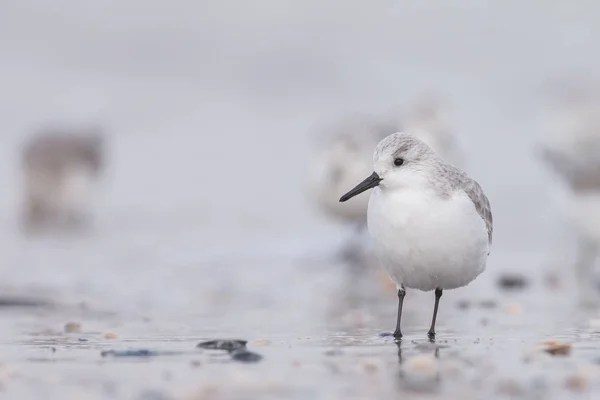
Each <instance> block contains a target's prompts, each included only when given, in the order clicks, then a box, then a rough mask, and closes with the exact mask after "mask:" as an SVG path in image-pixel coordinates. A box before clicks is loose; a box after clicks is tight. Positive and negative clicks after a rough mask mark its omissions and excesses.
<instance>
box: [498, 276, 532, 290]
mask: <svg viewBox="0 0 600 400" xmlns="http://www.w3.org/2000/svg"><path fill="white" fill-rule="evenodd" d="M528 285H529V282H528V281H527V278H525V276H523V275H520V274H504V275H502V276H500V278H498V286H500V287H501V288H502V289H505V290H516V289H524V288H526V287H527V286H528Z"/></svg>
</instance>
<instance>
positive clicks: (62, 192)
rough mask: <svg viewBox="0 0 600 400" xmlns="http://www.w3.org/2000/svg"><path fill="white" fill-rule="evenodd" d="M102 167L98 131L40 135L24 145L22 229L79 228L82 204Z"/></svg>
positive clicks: (61, 131)
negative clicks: (90, 183) (93, 179)
mask: <svg viewBox="0 0 600 400" xmlns="http://www.w3.org/2000/svg"><path fill="white" fill-rule="evenodd" d="M103 164H104V137H103V135H102V133H100V132H99V131H96V130H95V129H94V130H90V131H89V132H87V133H86V132H83V133H75V132H69V131H66V130H52V131H46V132H42V133H40V134H38V135H36V136H34V137H33V138H32V139H31V140H30V141H28V142H27V143H25V146H24V147H23V149H22V153H21V167H22V171H23V179H24V185H23V214H22V226H23V228H24V229H25V231H26V232H30V231H32V230H34V229H36V230H37V229H39V228H42V227H50V226H54V227H80V226H81V224H82V223H83V222H84V221H83V215H82V209H81V207H82V205H83V204H82V200H83V196H84V195H85V193H86V189H88V185H89V182H90V180H91V179H92V178H97V177H98V175H99V174H100V172H101V171H102V169H103Z"/></svg>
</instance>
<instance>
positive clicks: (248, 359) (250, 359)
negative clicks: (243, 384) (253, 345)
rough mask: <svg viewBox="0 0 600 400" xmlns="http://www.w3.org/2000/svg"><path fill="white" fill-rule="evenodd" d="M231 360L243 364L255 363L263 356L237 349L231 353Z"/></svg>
mask: <svg viewBox="0 0 600 400" xmlns="http://www.w3.org/2000/svg"><path fill="white" fill-rule="evenodd" d="M231 359H232V360H234V361H240V362H245V363H255V362H259V361H261V360H262V359H263V356H261V355H260V354H258V353H254V352H252V351H248V350H245V349H238V350H234V351H232V352H231Z"/></svg>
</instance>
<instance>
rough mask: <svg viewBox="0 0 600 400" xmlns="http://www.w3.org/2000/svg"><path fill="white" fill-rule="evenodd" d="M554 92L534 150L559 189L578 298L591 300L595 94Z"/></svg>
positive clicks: (598, 181)
mask: <svg viewBox="0 0 600 400" xmlns="http://www.w3.org/2000/svg"><path fill="white" fill-rule="evenodd" d="M559 97H560V101H559V109H558V111H555V112H553V113H552V118H551V119H550V121H549V122H550V123H549V124H548V126H547V128H546V130H545V133H546V135H545V137H544V139H543V140H541V141H540V142H539V143H538V146H537V155H538V157H539V158H540V160H541V161H542V162H543V164H544V165H545V166H546V167H547V168H548V169H549V170H550V171H551V172H552V173H553V174H554V175H555V176H557V177H558V178H559V180H560V183H561V184H562V186H563V187H564V189H565V192H566V202H565V206H566V207H565V214H566V217H567V220H568V221H569V223H570V224H571V225H572V227H573V228H574V229H575V236H576V257H575V259H574V260H573V268H574V270H575V278H576V282H577V285H578V288H579V294H580V300H581V301H582V303H584V304H595V303H596V302H597V301H598V288H597V287H595V282H596V281H595V280H594V279H591V278H593V276H592V275H593V268H594V266H595V265H596V261H597V258H598V254H599V250H600V99H599V98H598V96H597V95H596V94H594V93H592V92H591V91H590V90H588V89H586V88H582V87H577V86H570V87H566V88H563V89H562V90H561V91H560V96H559Z"/></svg>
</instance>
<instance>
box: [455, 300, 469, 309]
mask: <svg viewBox="0 0 600 400" xmlns="http://www.w3.org/2000/svg"><path fill="white" fill-rule="evenodd" d="M456 306H457V307H458V308H459V309H460V310H468V309H469V308H471V303H470V302H469V300H459V301H458V302H457V303H456Z"/></svg>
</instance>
